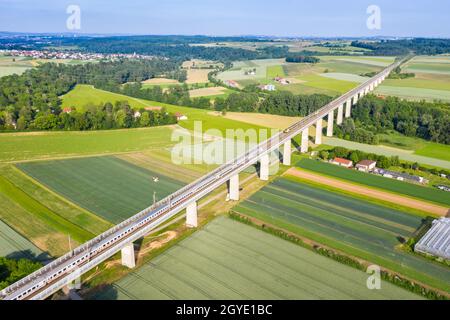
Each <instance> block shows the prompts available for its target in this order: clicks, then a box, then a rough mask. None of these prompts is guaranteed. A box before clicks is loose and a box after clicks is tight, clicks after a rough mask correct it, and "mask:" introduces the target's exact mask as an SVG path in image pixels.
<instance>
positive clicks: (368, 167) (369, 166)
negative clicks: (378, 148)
mask: <svg viewBox="0 0 450 320" xmlns="http://www.w3.org/2000/svg"><path fill="white" fill-rule="evenodd" d="M376 165H377V162H376V161H372V160H362V161H360V162H358V164H357V165H356V169H358V170H359V171H363V172H370V171H373V170H374V169H375V167H376Z"/></svg>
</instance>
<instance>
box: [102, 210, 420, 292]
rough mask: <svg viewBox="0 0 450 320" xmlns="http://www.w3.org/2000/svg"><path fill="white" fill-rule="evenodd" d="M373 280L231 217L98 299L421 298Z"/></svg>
mask: <svg viewBox="0 0 450 320" xmlns="http://www.w3.org/2000/svg"><path fill="white" fill-rule="evenodd" d="M366 280H367V274H365V273H364V272H361V271H357V270H354V269H351V268H350V267H347V266H344V265H341V264H339V263H337V262H335V261H332V260H331V259H328V258H325V257H322V256H319V255H317V254H315V253H313V252H311V251H308V250H306V249H304V248H301V247H299V246H296V245H294V244H292V243H289V242H286V241H284V240H282V239H279V238H276V237H274V236H272V235H269V234H266V233H263V232H261V231H259V230H257V229H254V228H252V227H249V226H246V225H244V224H241V223H239V222H235V221H233V220H230V219H228V218H225V217H221V218H217V219H216V220H214V221H213V222H211V223H210V224H208V225H207V226H206V227H205V228H203V229H202V230H200V231H198V232H196V233H195V234H193V235H192V236H190V237H189V238H188V239H186V240H184V241H182V242H181V243H179V244H178V245H176V246H175V247H173V248H171V249H169V250H168V251H166V252H165V253H163V254H162V255H160V256H158V257H157V258H155V259H153V260H152V261H151V262H150V263H148V264H147V265H145V266H143V267H142V268H140V269H139V270H137V271H136V272H134V273H132V274H131V275H129V276H127V277H125V278H123V279H121V280H120V281H118V282H117V283H115V284H114V285H113V286H111V287H109V288H108V289H107V290H105V291H104V292H101V293H100V294H98V295H97V296H96V297H95V298H96V299H105V300H106V299H118V300H128V299H158V300H162V299H188V300H191V299H225V300H228V299H417V298H418V297H417V296H415V295H413V294H411V293H409V292H407V291H404V290H403V289H400V288H397V287H395V286H393V285H391V284H388V283H385V282H383V284H382V289H381V290H368V289H367V287H366Z"/></svg>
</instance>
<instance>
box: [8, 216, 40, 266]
mask: <svg viewBox="0 0 450 320" xmlns="http://www.w3.org/2000/svg"><path fill="white" fill-rule="evenodd" d="M0 257H10V258H15V259H17V258H18V259H20V258H27V259H32V260H46V259H47V258H48V256H47V255H46V254H42V251H41V250H39V249H38V248H37V247H36V246H35V245H33V244H32V243H31V242H30V241H28V240H27V239H25V238H24V237H23V236H21V235H20V234H18V233H17V232H16V231H14V230H13V229H12V228H11V227H10V226H8V225H7V224H5V223H3V222H2V221H0Z"/></svg>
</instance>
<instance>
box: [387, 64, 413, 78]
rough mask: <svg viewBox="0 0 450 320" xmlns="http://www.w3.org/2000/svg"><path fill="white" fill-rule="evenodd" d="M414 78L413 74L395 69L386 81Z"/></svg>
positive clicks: (398, 68)
mask: <svg viewBox="0 0 450 320" xmlns="http://www.w3.org/2000/svg"><path fill="white" fill-rule="evenodd" d="M415 76H416V74H415V73H407V72H403V73H402V69H401V68H400V67H397V68H395V69H394V70H393V71H392V72H391V73H390V74H389V77H388V79H407V78H414V77H415Z"/></svg>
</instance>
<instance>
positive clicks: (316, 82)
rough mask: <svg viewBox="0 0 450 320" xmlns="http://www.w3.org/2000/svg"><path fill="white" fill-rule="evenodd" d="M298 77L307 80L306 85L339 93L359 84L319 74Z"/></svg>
mask: <svg viewBox="0 0 450 320" xmlns="http://www.w3.org/2000/svg"><path fill="white" fill-rule="evenodd" d="M298 79H300V80H302V81H305V83H304V85H305V86H309V87H313V88H319V89H326V90H332V91H335V92H337V93H345V92H347V91H350V90H351V89H353V88H355V87H357V86H358V83H357V82H350V81H342V80H336V79H332V78H327V77H322V76H320V75H318V74H309V75H305V76H300V77H298Z"/></svg>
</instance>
